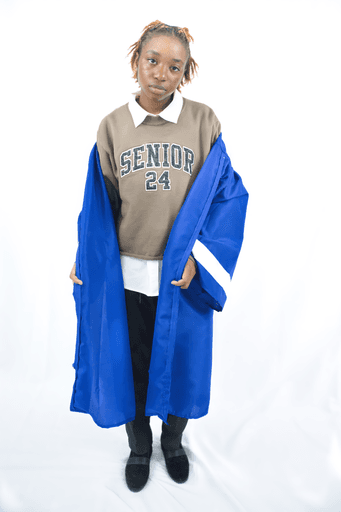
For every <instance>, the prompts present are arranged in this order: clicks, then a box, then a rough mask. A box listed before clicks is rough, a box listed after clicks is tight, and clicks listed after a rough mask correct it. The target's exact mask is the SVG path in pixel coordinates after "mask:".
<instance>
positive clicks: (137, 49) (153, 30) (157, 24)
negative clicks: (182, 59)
mask: <svg viewBox="0 0 341 512" xmlns="http://www.w3.org/2000/svg"><path fill="white" fill-rule="evenodd" d="M160 34H165V35H168V36H175V37H177V38H178V39H179V40H180V41H181V42H182V44H183V45H184V47H185V49H186V52H187V62H186V66H185V72H184V75H183V77H182V80H181V82H180V84H179V85H178V87H177V89H178V91H180V90H181V87H182V86H184V85H185V84H187V83H190V82H191V81H192V79H193V77H194V72H196V73H197V68H198V67H199V66H198V64H197V63H196V62H195V60H194V59H193V57H192V56H191V50H190V48H189V43H190V41H194V39H193V37H192V36H191V34H190V33H189V31H188V28H186V27H184V28H180V27H175V26H171V25H166V24H165V23H162V22H161V21H159V20H156V21H153V22H152V23H150V24H149V25H147V26H146V27H145V28H144V29H143V32H142V36H141V37H140V39H139V40H138V41H136V43H134V44H132V45H131V46H129V50H130V51H129V52H128V55H129V54H130V53H132V56H131V59H130V65H131V69H132V70H133V78H134V79H135V82H138V80H137V67H138V62H139V58H140V55H141V50H142V48H143V46H144V45H145V44H146V43H147V42H148V41H150V40H151V39H152V38H153V37H154V36H156V35H160Z"/></svg>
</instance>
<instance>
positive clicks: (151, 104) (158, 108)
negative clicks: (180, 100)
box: [136, 93, 174, 115]
mask: <svg viewBox="0 0 341 512" xmlns="http://www.w3.org/2000/svg"><path fill="white" fill-rule="evenodd" d="M173 97H174V93H172V94H171V95H170V96H169V97H168V98H166V99H164V100H161V101H158V100H155V101H153V100H150V99H149V98H146V97H144V96H143V95H142V94H141V95H140V96H136V101H137V103H138V104H139V105H140V107H142V108H143V109H144V110H146V111H147V112H149V113H150V114H154V115H158V114H160V113H161V112H162V111H163V110H164V109H165V108H166V107H168V105H169V104H170V103H171V102H172V100H173Z"/></svg>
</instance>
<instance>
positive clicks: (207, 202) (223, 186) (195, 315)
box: [70, 134, 248, 428]
mask: <svg viewBox="0 0 341 512" xmlns="http://www.w3.org/2000/svg"><path fill="white" fill-rule="evenodd" d="M247 202H248V193H247V191H246V189H245V188H244V185H243V183H242V180H241V178H240V176H239V175H238V174H237V173H236V172H235V171H234V170H233V168H232V166H231V162H230V158H229V157H228V155H227V153H226V149H225V144H224V142H223V140H222V134H220V135H219V137H218V139H217V141H216V142H215V144H214V145H213V146H212V149H211V151H210V153H209V155H208V157H207V158H206V160H205V162H204V165H203V166H202V168H201V169H200V172H199V173H198V175H197V177H196V179H195V181H194V183H193V185H192V187H191V189H190V191H189V193H188V194H187V197H186V199H185V201H184V203H183V205H182V207H181V209H180V211H179V213H178V215H177V217H176V219H175V221H174V223H173V226H172V229H171V232H170V234H169V238H168V242H167V245H166V248H165V251H164V255H163V265H162V274H161V282H160V290H159V297H158V304H157V310H156V319H155V328H154V338H153V347H152V354H151V361H150V368H149V385H148V393H147V403H146V409H145V414H146V416H154V415H156V416H158V417H159V418H160V419H161V420H163V421H164V422H165V423H167V416H168V413H171V414H173V415H175V416H180V417H183V418H200V417H202V416H205V415H206V414H207V413H208V408H209V401H210V387H211V369H212V340H213V311H214V310H215V311H222V310H223V307H224V304H225V301H226V286H227V284H228V281H229V280H230V279H231V278H232V275H233V272H234V269H235V266H236V263H237V259H238V255H239V252H240V249H241V246H242V241H243V234H244V223H245V215H246V208H247ZM78 242H79V245H78V249H77V255H76V275H77V277H78V278H79V279H81V280H82V281H83V284H82V285H79V284H75V283H74V285H73V296H74V300H75V305H76V315H77V339H76V351H75V360H74V363H73V367H74V369H75V381H74V385H73V391H72V398H71V404H70V410H71V411H76V412H83V413H88V414H90V415H91V417H92V419H93V420H94V422H95V423H96V424H97V425H98V426H100V427H102V428H110V427H117V426H119V425H122V424H125V423H127V422H129V421H132V420H133V419H134V418H135V394H134V382H133V371H132V362H131V354H130V345H129V334H128V321H127V311H126V304H125V293H124V283H123V275H122V267H121V260H120V251H119V246H118V240H117V234H116V227H115V221H114V217H113V212H112V209H111V205H110V201H109V197H108V193H107V190H106V186H105V182H104V177H103V174H102V170H101V165H100V159H99V154H98V150H97V144H95V145H94V146H93V149H92V151H91V154H90V159H89V167H88V174H87V179H86V184H85V192H84V201H83V207H82V210H81V212H80V214H79V217H78ZM191 252H192V253H193V255H194V257H195V259H196V263H197V272H196V274H195V276H194V278H193V279H192V281H191V284H190V286H189V287H188V289H187V290H185V289H181V287H179V286H175V285H172V284H171V281H173V280H174V279H175V280H176V281H178V280H180V279H181V277H182V274H183V271H184V268H185V265H186V262H187V260H188V257H189V255H190V254H191ZM167 424H168V423H167Z"/></svg>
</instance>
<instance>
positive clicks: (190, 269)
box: [171, 258, 197, 290]
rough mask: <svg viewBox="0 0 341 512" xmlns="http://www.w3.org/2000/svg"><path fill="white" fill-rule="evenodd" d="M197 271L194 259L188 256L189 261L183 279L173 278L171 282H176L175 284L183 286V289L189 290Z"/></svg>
mask: <svg viewBox="0 0 341 512" xmlns="http://www.w3.org/2000/svg"><path fill="white" fill-rule="evenodd" d="M196 273H197V271H196V269H195V263H194V261H193V260H191V259H190V258H188V261H187V263H186V266H185V268H184V271H183V274H182V279H180V281H175V280H173V281H172V282H171V284H174V285H175V286H181V289H182V290H187V288H188V287H189V285H190V284H191V281H192V279H193V277H194V276H195V274H196Z"/></svg>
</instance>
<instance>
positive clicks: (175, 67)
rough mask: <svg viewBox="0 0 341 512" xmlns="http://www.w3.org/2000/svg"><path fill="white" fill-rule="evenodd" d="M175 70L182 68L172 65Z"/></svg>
mask: <svg viewBox="0 0 341 512" xmlns="http://www.w3.org/2000/svg"><path fill="white" fill-rule="evenodd" d="M172 68H173V70H175V71H180V68H178V67H177V66H172Z"/></svg>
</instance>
